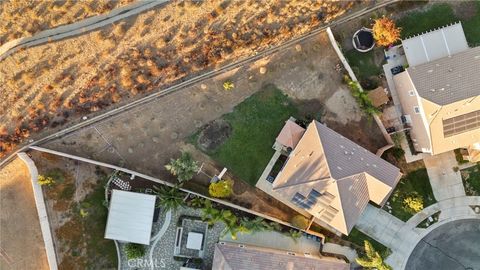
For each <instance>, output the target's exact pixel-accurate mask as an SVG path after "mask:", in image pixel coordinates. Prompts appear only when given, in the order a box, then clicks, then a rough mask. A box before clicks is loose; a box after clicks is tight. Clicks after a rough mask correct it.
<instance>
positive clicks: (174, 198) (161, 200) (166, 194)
mask: <svg viewBox="0 0 480 270" xmlns="http://www.w3.org/2000/svg"><path fill="white" fill-rule="evenodd" d="M153 189H154V191H153V192H154V193H155V195H157V198H158V204H157V207H160V206H162V207H163V208H164V209H165V210H166V211H168V210H171V209H173V210H176V209H177V208H178V207H179V206H182V205H184V204H185V202H184V201H183V194H182V193H180V190H179V189H178V187H176V186H175V187H171V188H170V187H166V186H162V187H160V188H159V187H157V186H153Z"/></svg>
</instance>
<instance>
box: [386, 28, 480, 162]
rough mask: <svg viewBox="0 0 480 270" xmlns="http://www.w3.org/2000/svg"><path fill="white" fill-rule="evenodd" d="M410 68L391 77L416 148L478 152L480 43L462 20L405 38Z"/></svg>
mask: <svg viewBox="0 0 480 270" xmlns="http://www.w3.org/2000/svg"><path fill="white" fill-rule="evenodd" d="M402 45H403V48H404V51H405V56H406V58H407V61H408V64H409V67H408V68H407V69H406V70H405V71H403V72H401V73H399V74H396V75H394V77H393V81H394V83H395V88H396V89H397V93H398V97H399V100H400V103H401V108H402V111H403V119H404V121H405V122H406V123H407V124H408V125H409V127H410V136H411V139H412V142H413V146H414V148H415V150H416V151H417V152H422V153H428V154H431V155H436V154H440V153H443V152H447V151H451V150H454V149H457V148H465V149H468V151H469V152H471V153H474V152H475V151H479V150H480V143H479V142H480V76H479V74H480V47H475V48H469V47H468V43H467V41H466V38H465V34H464V32H463V28H462V25H461V23H456V24H453V25H450V26H446V27H443V28H440V29H437V30H434V31H431V32H428V33H425V34H422V35H419V36H415V37H412V38H408V39H405V40H403V41H402Z"/></svg>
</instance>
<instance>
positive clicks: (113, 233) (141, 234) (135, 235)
mask: <svg viewBox="0 0 480 270" xmlns="http://www.w3.org/2000/svg"><path fill="white" fill-rule="evenodd" d="M155 198H156V197H155V196H154V195H148V194H143V193H136V192H128V191H123V190H116V189H114V190H113V191H112V197H111V199H110V210H109V212H108V219H107V228H106V230H105V238H107V239H112V240H119V241H125V242H130V243H137V244H143V245H149V244H150V235H151V232H152V223H153V212H154V210H155Z"/></svg>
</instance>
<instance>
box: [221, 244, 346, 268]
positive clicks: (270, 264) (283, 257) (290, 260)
mask: <svg viewBox="0 0 480 270" xmlns="http://www.w3.org/2000/svg"><path fill="white" fill-rule="evenodd" d="M242 246H243V247H240V246H239V245H238V244H233V243H220V244H217V245H216V246H215V254H214V257H213V265H212V270H303V269H308V270H349V269H350V265H349V264H347V263H345V262H342V261H340V260H336V259H332V258H325V259H323V258H318V257H306V256H304V254H296V255H289V254H287V252H285V251H280V250H275V249H270V248H261V247H254V246H246V245H242Z"/></svg>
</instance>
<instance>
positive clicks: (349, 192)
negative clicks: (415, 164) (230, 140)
mask: <svg viewBox="0 0 480 270" xmlns="http://www.w3.org/2000/svg"><path fill="white" fill-rule="evenodd" d="M286 125H290V127H288V129H292V130H300V129H299V128H292V127H291V125H292V122H291V121H289V122H287V124H286ZM295 125H296V124H295ZM294 134H297V133H294ZM297 138H298V137H297V136H295V138H294V144H293V145H295V148H294V149H293V150H291V151H289V152H288V153H289V154H288V159H287V161H286V163H285V164H284V166H283V168H282V169H281V170H280V172H279V173H278V175H277V176H276V177H275V179H274V181H273V183H272V184H271V186H272V188H271V191H267V192H268V193H270V194H272V195H273V196H274V197H276V198H279V199H280V200H281V201H284V202H286V203H287V205H289V206H293V208H296V209H298V208H300V210H301V211H299V212H304V211H306V212H308V213H309V214H311V215H312V216H313V217H315V222H316V223H318V224H320V225H323V226H325V227H327V228H329V229H330V230H332V231H334V232H336V233H338V232H340V233H342V234H346V235H348V233H349V232H350V231H351V230H352V228H353V226H354V225H355V223H356V221H357V219H358V218H359V216H360V215H361V214H362V212H363V210H364V209H365V207H366V205H367V203H368V202H369V201H372V202H374V203H375V204H377V205H380V206H382V205H383V204H384V203H385V202H386V200H387V199H388V196H389V195H390V193H391V192H392V190H393V188H394V187H395V186H396V184H397V183H398V181H399V180H400V177H401V173H400V170H399V169H398V168H396V167H395V166H393V165H391V164H390V163H388V162H386V161H385V160H383V159H381V158H380V157H378V156H376V155H375V154H373V153H371V152H369V151H368V150H366V149H364V148H362V147H361V146H359V145H357V144H356V143H354V142H352V141H350V140H349V139H347V138H345V137H343V136H342V135H340V134H338V133H336V132H335V131H333V130H331V129H330V128H328V127H326V126H325V125H323V124H321V123H319V122H317V121H313V122H312V123H310V124H309V126H308V127H307V129H306V131H305V132H304V133H303V135H302V136H301V138H299V139H298V141H297ZM283 141H288V140H283ZM278 142H279V140H278V139H277V143H278ZM290 147H291V146H290ZM264 190H265V189H264Z"/></svg>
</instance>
